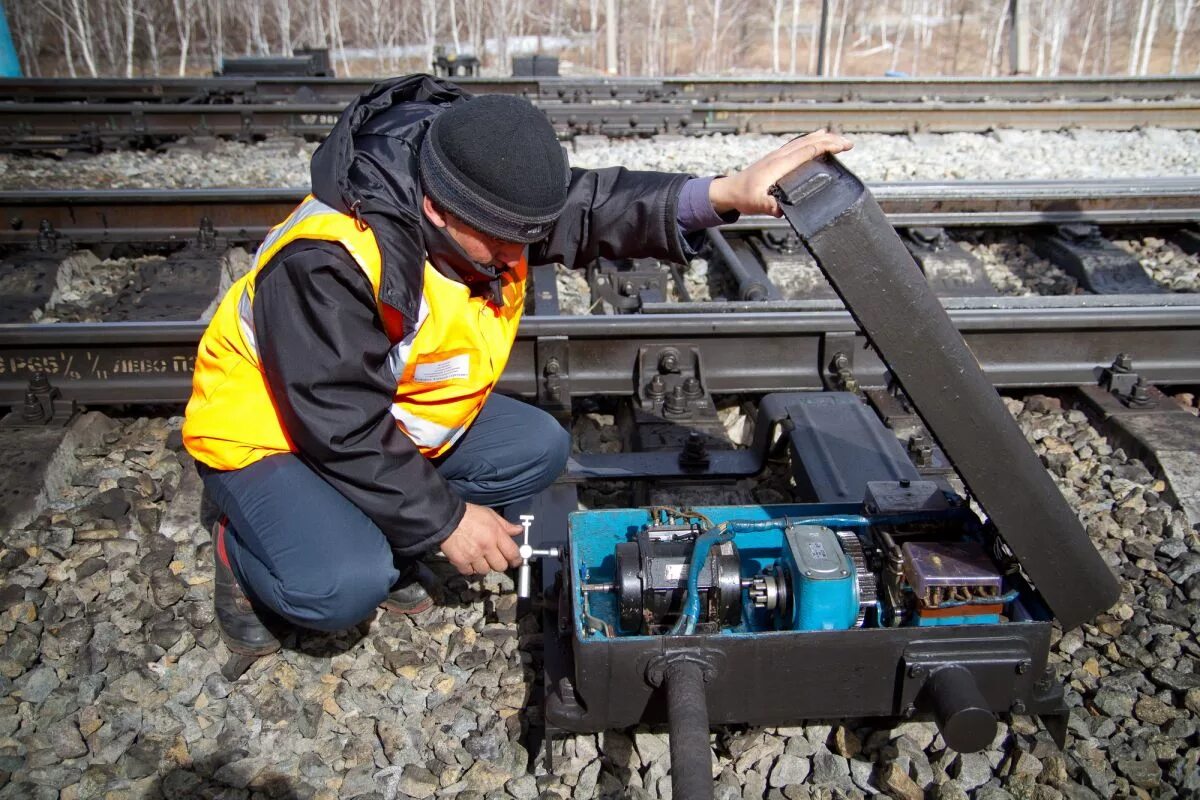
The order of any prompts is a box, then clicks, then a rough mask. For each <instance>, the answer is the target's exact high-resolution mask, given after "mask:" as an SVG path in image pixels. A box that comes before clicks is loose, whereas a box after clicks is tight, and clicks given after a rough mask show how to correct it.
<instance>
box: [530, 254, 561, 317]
mask: <svg viewBox="0 0 1200 800" xmlns="http://www.w3.org/2000/svg"><path fill="white" fill-rule="evenodd" d="M532 272H533V276H532V277H533V284H532V288H533V315H534V316H535V317H557V316H558V315H559V314H561V313H562V311H561V308H560V306H559V300H558V281H557V280H556V279H555V277H554V265H553V264H536V265H534V267H533V269H532Z"/></svg>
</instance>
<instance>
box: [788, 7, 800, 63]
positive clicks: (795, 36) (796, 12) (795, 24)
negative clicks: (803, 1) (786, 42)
mask: <svg viewBox="0 0 1200 800" xmlns="http://www.w3.org/2000/svg"><path fill="white" fill-rule="evenodd" d="M799 42H800V0H792V27H791V57H790V58H789V60H788V74H789V75H795V74H796V45H797V44H799Z"/></svg>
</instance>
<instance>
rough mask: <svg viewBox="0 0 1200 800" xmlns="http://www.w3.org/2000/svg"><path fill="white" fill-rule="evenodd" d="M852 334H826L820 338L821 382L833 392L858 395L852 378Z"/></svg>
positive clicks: (853, 347)
mask: <svg viewBox="0 0 1200 800" xmlns="http://www.w3.org/2000/svg"><path fill="white" fill-rule="evenodd" d="M855 347H856V340H855V335H854V334H853V333H849V332H846V333H827V334H825V335H824V336H822V337H821V381H822V383H824V384H825V388H826V389H828V390H830V391H833V392H854V393H855V394H858V393H859V391H860V390H859V386H858V380H857V379H856V378H855V377H854V350H855Z"/></svg>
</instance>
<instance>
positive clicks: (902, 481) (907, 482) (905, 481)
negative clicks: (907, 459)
mask: <svg viewBox="0 0 1200 800" xmlns="http://www.w3.org/2000/svg"><path fill="white" fill-rule="evenodd" d="M910 486H912V481H911V480H910V479H908V478H901V479H900V487H901V488H902V489H907V488H908V487H910Z"/></svg>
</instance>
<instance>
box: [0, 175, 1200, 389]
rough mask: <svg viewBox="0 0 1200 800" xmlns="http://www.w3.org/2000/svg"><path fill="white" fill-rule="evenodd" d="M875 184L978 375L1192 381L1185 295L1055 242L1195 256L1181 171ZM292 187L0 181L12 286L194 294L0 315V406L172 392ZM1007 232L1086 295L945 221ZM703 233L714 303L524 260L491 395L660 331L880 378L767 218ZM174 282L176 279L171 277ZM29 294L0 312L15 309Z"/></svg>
mask: <svg viewBox="0 0 1200 800" xmlns="http://www.w3.org/2000/svg"><path fill="white" fill-rule="evenodd" d="M876 194H877V196H878V197H879V199H880V201H881V203H882V205H883V207H884V208H885V210H886V211H887V212H888V214H889V218H890V220H891V221H892V223H893V224H894V225H895V226H897V228H898V229H900V231H901V234H902V237H903V238H904V239H905V241H906V242H907V243H908V244H909V246H910V249H911V250H912V251H913V253H914V256H915V257H917V258H918V260H919V261H920V263H921V264H922V266H923V268H924V269H925V271H926V276H927V278H928V280H929V281H930V283H931V284H932V285H933V286H934V288H935V291H937V293H938V294H939V295H941V296H942V302H943V303H944V305H945V306H946V307H947V308H948V309H949V310H950V312H951V316H952V318H953V319H954V321H955V324H956V325H958V326H959V329H960V330H961V331H962V333H963V335H964V336H965V337H966V338H967V341H968V343H969V344H970V346H971V348H972V351H973V352H974V353H975V355H976V357H977V358H979V360H980V362H981V364H983V365H984V367H985V371H986V372H987V373H988V375H989V377H990V378H991V379H992V380H993V382H994V383H995V384H996V385H997V386H1003V387H1031V386H1070V385H1078V384H1081V383H1086V382H1089V381H1093V380H1094V379H1095V376H1096V373H1097V370H1099V369H1100V368H1101V367H1103V366H1105V365H1107V364H1109V363H1111V361H1112V360H1113V359H1114V358H1115V357H1116V355H1117V353H1119V352H1132V353H1134V354H1136V355H1137V356H1138V357H1139V358H1147V357H1150V356H1152V357H1150V358H1149V361H1148V362H1147V365H1146V376H1147V379H1148V380H1152V381H1156V382H1161V383H1169V384H1190V383H1200V295H1197V294H1188V293H1183V294H1179V293H1177V294H1167V293H1164V292H1163V288H1162V287H1161V286H1160V285H1157V284H1155V283H1154V282H1153V281H1152V280H1150V279H1149V278H1148V277H1147V276H1146V273H1145V272H1144V271H1142V270H1141V268H1140V267H1139V266H1138V264H1137V262H1136V261H1134V260H1133V258H1132V256H1129V255H1128V254H1127V253H1124V251H1117V252H1116V253H1115V254H1114V249H1113V247H1112V245H1110V244H1108V242H1107V240H1106V239H1105V238H1104V237H1091V238H1089V237H1088V236H1083V237H1082V238H1078V239H1073V238H1072V236H1074V233H1072V232H1075V233H1078V232H1079V231H1080V230H1083V231H1088V232H1092V233H1094V229H1093V228H1091V227H1088V226H1089V225H1094V224H1098V223H1103V224H1104V225H1106V226H1116V227H1110V228H1105V231H1106V232H1107V231H1111V230H1118V229H1120V230H1124V229H1125V227H1124V226H1134V228H1135V229H1136V230H1145V229H1151V230H1154V231H1157V232H1158V233H1159V234H1161V235H1163V236H1175V237H1177V239H1178V241H1180V242H1181V243H1182V245H1183V246H1184V247H1185V248H1191V249H1192V252H1194V251H1195V249H1194V246H1195V233H1194V230H1193V229H1192V228H1190V227H1189V223H1193V222H1194V221H1195V220H1196V219H1200V208H1198V205H1197V204H1198V202H1200V181H1197V180H1195V179H1182V178H1181V179H1174V180H1163V179H1156V180H1152V181H1146V182H1120V181H1094V182H1064V183H1057V182H1045V181H1037V182H1018V183H1016V184H1011V185H1010V184H1003V183H983V184H972V183H959V184H951V185H940V184H885V185H881V186H879V187H876ZM301 197H302V190H284V191H278V190H235V191H210V190H194V191H120V190H114V191H102V192H5V193H0V211H2V213H3V215H4V217H3V218H4V219H5V220H6V221H7V222H8V225H7V227H6V229H5V230H4V231H3V232H2V233H0V243H2V244H3V245H4V246H5V247H7V248H8V251H9V254H10V256H11V257H13V258H15V259H18V260H19V259H20V258H25V259H27V261H25V262H20V263H23V264H29V263H33V264H34V265H35V266H36V265H37V264H44V265H45V266H44V267H38V268H39V269H42V268H44V269H46V270H51V271H47V272H44V273H41V277H40V278H30V279H28V280H27V281H26V283H25V284H22V285H23V286H25V287H26V288H27V287H28V286H29V285H32V284H34V283H37V284H39V285H40V286H42V291H43V292H44V293H45V294H47V295H48V294H49V291H50V287H52V286H53V285H54V283H55V278H54V273H53V272H52V270H53V269H54V267H53V263H56V260H61V259H62V258H64V257H65V256H66V255H67V254H68V253H69V252H70V251H71V249H72V248H74V247H77V246H78V247H86V246H92V247H98V248H100V250H101V251H102V252H111V251H112V249H113V248H125V250H124V251H129V248H131V247H133V248H135V250H136V248H137V247H143V248H148V250H147V251H148V252H163V253H168V254H171V253H176V254H178V255H170V256H169V257H168V261H167V263H168V264H170V263H172V262H171V259H172V258H179V259H182V262H181V263H182V264H183V265H184V266H183V267H181V270H182V272H181V273H180V274H181V275H182V276H183V277H182V278H180V277H165V276H166V275H167V274H168V273H154V274H155V275H156V276H157V277H155V278H147V279H146V281H145V282H148V283H152V282H153V281H154V280H158V281H160V282H161V283H169V284H172V285H171V286H169V287H164V286H154V285H149V286H146V287H144V289H137V292H142V293H143V294H142V296H138V297H136V298H134V305H136V304H139V303H143V301H144V300H145V298H146V297H148V296H149V295H150V294H153V293H154V292H155V291H157V292H165V293H166V294H170V293H172V292H175V293H179V292H183V291H185V290H187V291H191V292H192V294H193V295H194V297H195V298H197V299H196V301H195V305H196V307H195V308H193V309H191V311H188V310H186V309H182V310H181V309H180V308H179V307H178V306H179V304H178V303H177V302H176V303H174V304H173V305H171V311H170V314H168V315H166V316H159V317H157V319H160V320H162V319H166V320H171V321H166V322H136V321H126V322H122V323H99V324H61V323H60V324H41V325H39V324H24V323H21V322H19V321H18V318H14V317H10V318H9V319H10V321H11V322H12V323H13V324H9V325H4V326H0V403H16V402H20V401H21V399H22V398H23V396H24V392H25V390H26V386H27V383H28V381H29V380H30V379H31V378H32V377H33V376H34V374H35V373H37V372H45V373H47V374H48V375H49V376H50V378H51V381H52V382H53V383H54V385H55V386H57V387H59V388H60V389H61V391H62V392H63V396H64V397H66V398H68V399H70V400H74V401H78V402H82V403H114V402H134V401H139V402H179V401H181V400H183V399H186V396H187V391H188V386H189V385H190V374H191V367H192V363H193V357H194V353H195V347H196V343H197V341H198V339H199V336H200V333H201V332H202V330H203V325H202V324H201V323H198V322H193V321H190V320H195V319H196V318H197V317H199V315H200V313H201V311H203V309H204V308H205V306H207V305H208V304H209V303H210V302H211V301H212V299H213V298H214V297H215V296H216V294H217V292H218V291H219V289H218V283H219V281H218V277H219V274H220V269H218V267H217V266H216V265H217V262H218V260H219V257H220V254H221V253H222V252H224V251H225V250H226V248H229V247H234V246H243V247H250V248H252V247H254V246H255V245H256V244H257V242H258V241H259V240H260V239H261V238H262V236H263V235H264V234H265V232H266V230H267V228H268V227H269V226H270V225H273V224H275V223H277V222H278V221H279V220H280V219H282V218H283V217H284V216H286V214H287V213H288V212H289V211H290V209H291V208H292V207H293V206H294V205H295V204H296V203H297V202H298V201H299V200H300V199H301ZM1014 226H1021V230H1023V231H1025V234H1024V235H1025V236H1027V237H1028V238H1029V240H1030V241H1031V242H1033V243H1034V247H1036V248H1038V249H1039V252H1041V251H1042V250H1043V249H1044V250H1045V252H1046V257H1047V258H1050V259H1051V260H1052V261H1053V262H1054V263H1055V264H1056V265H1058V266H1060V267H1061V268H1062V269H1064V270H1065V271H1067V272H1068V273H1070V274H1072V275H1074V276H1075V280H1076V281H1078V283H1079V285H1080V287H1081V291H1083V292H1085V293H1084V294H1078V295H1070V296H1060V297H1050V296H1043V297H1038V296H1034V297H1006V296H999V295H997V293H996V291H995V289H994V288H992V286H991V284H990V283H989V281H988V277H987V276H986V275H984V274H983V271H982V268H981V267H980V266H979V265H978V264H977V263H973V261H972V258H971V256H970V254H968V253H965V252H964V251H963V250H962V249H961V247H960V246H959V245H958V243H957V237H958V236H959V234H958V233H956V234H955V235H954V236H953V237H951V236H949V235H947V234H946V233H945V229H946V228H951V229H960V230H961V231H969V230H970V229H973V228H981V227H992V228H996V229H1004V230H1008V229H1013V228H1014ZM709 244H710V248H711V253H710V255H709V258H710V261H711V262H712V263H713V264H714V265H715V266H714V268H715V269H719V270H722V271H723V274H724V278H725V281H726V285H727V286H728V287H729V291H728V294H727V295H726V296H725V297H723V298H720V299H717V300H705V301H701V300H700V299H698V298H695V297H690V296H688V294H687V292H686V290H684V291H680V290H679V284H680V282H679V280H678V274H676V273H672V272H671V270H670V269H668V268H667V267H664V266H663V265H660V264H658V263H657V262H652V263H648V264H647V263H640V262H632V263H626V262H601V263H599V264H597V265H594V266H593V267H592V268H591V269H589V271H588V276H589V281H590V288H591V292H592V297H593V300H592V302H593V304H595V303H597V302H603V303H604V304H606V308H608V310H609V311H610V312H611V313H609V314H607V315H603V316H583V317H569V316H564V315H563V309H562V306H561V304H560V300H559V296H558V293H559V289H558V284H557V281H556V277H555V271H554V267H552V266H546V267H536V268H535V270H534V274H533V283H534V292H533V295H534V301H533V303H532V305H531V308H530V309H529V312H530V314H529V316H528V317H527V319H526V321H525V322H524V323H523V325H522V329H521V334H520V339H519V341H518V344H517V347H516V349H515V350H514V352H513V357H512V361H511V365H510V367H509V369H508V371H507V372H506V373H505V379H504V380H505V383H504V389H505V390H506V391H509V392H511V393H514V394H518V395H522V396H526V397H531V398H538V399H540V400H541V401H543V402H546V403H549V402H551V396H552V395H553V396H556V397H558V398H559V399H558V402H559V403H560V404H562V403H568V402H569V398H570V397H573V396H576V397H577V396H586V395H589V394H596V393H606V394H622V393H625V394H628V393H630V392H633V391H635V389H636V383H635V374H634V372H633V371H632V370H631V365H634V364H636V363H637V362H638V360H639V353H641V352H644V351H646V349H647V348H650V349H653V348H655V347H659V348H661V347H663V346H667V345H668V344H670V343H675V344H676V345H677V346H678V347H680V348H682V349H681V352H692V351H693V350H694V352H695V354H696V355H695V358H696V359H700V358H703V360H704V365H703V369H704V374H705V375H706V380H707V382H708V386H709V388H710V389H711V390H712V391H714V392H740V391H774V390H782V389H811V388H818V387H821V386H823V385H830V384H831V383H837V382H839V381H841V382H842V383H845V382H846V381H847V380H853V381H854V383H855V384H856V385H859V386H882V385H884V384H886V381H887V376H886V373H885V371H884V368H883V366H882V364H881V363H880V362H879V361H878V360H877V359H876V358H875V357H874V356H873V351H872V350H870V349H869V348H867V347H866V342H865V340H863V339H862V337H861V335H860V334H858V333H856V328H855V325H854V322H853V320H852V319H851V318H850V317H849V315H848V314H847V313H846V312H845V310H844V309H843V308H842V306H841V303H840V301H839V300H838V299H837V297H836V295H835V294H834V293H833V292H832V290H831V289H829V287H828V286H827V285H825V284H824V282H823V280H820V279H819V277H818V279H817V280H816V281H815V282H813V283H812V284H811V285H810V286H808V287H807V288H806V289H804V290H803V292H801V293H800V294H799V295H797V294H796V293H795V292H793V293H791V294H787V295H785V294H784V293H783V292H781V290H780V287H779V285H778V281H777V280H775V276H777V275H779V274H781V273H780V270H784V269H786V268H795V267H796V266H797V262H798V261H802V260H803V259H804V258H805V256H804V254H803V253H802V252H801V251H802V248H800V247H799V245H798V243H797V242H794V241H789V240H788V237H786V236H785V235H784V230H783V227H782V223H781V222H780V221H779V220H775V219H773V218H747V219H744V220H741V221H739V222H738V223H737V224H735V225H731V226H727V227H726V228H724V229H722V231H721V232H720V233H713V234H711V235H710V243H709ZM124 251H123V252H124ZM22 254H24V255H22ZM1121 258H1123V259H1124V260H1121ZM38 259H42V260H41V261H38ZM1089 259H1091V260H1089ZM30 260H32V261H30ZM14 263H17V262H16V261H14ZM800 266H801V267H803V265H802V264H801V265H800ZM814 269H815V268H814ZM16 272H17V270H16V269H14V270H13V273H14V274H16ZM31 274H32V273H31ZM817 275H818V276H819V273H817ZM189 280H190V281H193V282H195V286H191V287H190V288H188V286H185V283H186V281H189ZM138 285H139V286H140V284H138ZM189 286H190V284H189ZM135 294H136V292H135ZM44 300H45V298H43V299H42V300H35V301H31V300H30V299H29V298H28V297H24V298H23V299H22V300H21V301H20V302H18V301H17V300H15V299H12V300H10V301H8V303H7V305H9V306H10V307H12V308H16V307H18V306H21V307H30V308H32V307H37V306H39V304H42V303H44ZM22 304H23V305H22ZM144 306H145V308H149V307H150V306H151V303H150V302H149V301H146V302H145V303H144ZM26 313H27V312H26ZM123 313H124V312H123ZM120 318H122V319H126V320H137V319H146V318H148V317H145V316H143V317H138V316H137V315H136V313H134V314H133V315H131V316H123V317H120ZM149 318H154V317H149ZM835 349H836V350H837V351H838V352H842V353H845V354H847V356H848V359H849V361H848V362H847V363H845V364H843V365H842V367H840V368H839V370H842V371H844V372H839V371H837V370H835V371H834V372H830V364H831V363H832V362H831V358H832V352H833V350H835ZM551 360H554V361H555V363H556V364H557V366H555V367H550V366H549V364H550V362H551ZM551 377H553V380H550V378H551Z"/></svg>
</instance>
